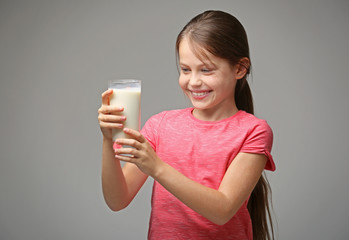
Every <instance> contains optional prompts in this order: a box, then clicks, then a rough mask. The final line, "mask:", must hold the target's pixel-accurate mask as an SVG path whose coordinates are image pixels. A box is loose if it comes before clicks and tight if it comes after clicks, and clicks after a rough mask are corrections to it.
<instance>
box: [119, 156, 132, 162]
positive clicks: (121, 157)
mask: <svg viewBox="0 0 349 240" xmlns="http://www.w3.org/2000/svg"><path fill="white" fill-rule="evenodd" d="M115 158H116V159H119V160H120V161H123V162H129V163H133V162H134V158H132V157H129V156H122V155H115Z"/></svg>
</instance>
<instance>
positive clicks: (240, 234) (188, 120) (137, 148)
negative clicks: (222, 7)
mask: <svg viewBox="0 0 349 240" xmlns="http://www.w3.org/2000/svg"><path fill="white" fill-rule="evenodd" d="M176 50H177V58H178V61H179V66H180V76H179V85H180V87H181V88H182V90H183V91H184V93H185V94H186V95H187V97H188V98H189V99H190V101H191V103H192V105H193V107H192V108H187V109H181V110H172V111H165V112H162V113H160V114H157V115H155V116H153V117H151V118H150V119H149V120H148V121H147V122H146V124H145V125H144V127H143V129H142V131H141V133H140V132H138V131H135V130H131V129H126V128H123V122H124V121H125V119H126V118H125V117H123V116H122V115H121V114H120V113H122V110H123V109H122V108H116V107H112V106H109V96H110V95H111V94H112V90H107V91H105V92H104V93H103V94H102V106H101V108H100V109H99V116H98V118H99V124H100V127H101V131H102V133H103V156H102V186H103V194H104V197H105V201H106V203H107V205H108V206H109V207H110V208H111V209H112V210H113V211H118V210H121V209H123V208H125V207H127V206H128V204H129V203H130V202H131V201H132V199H133V198H134V197H135V195H136V194H137V192H138V190H139V189H140V188H141V187H142V185H143V183H144V182H145V181H146V179H147V177H148V176H150V177H152V178H153V179H154V180H155V181H154V187H153V193H152V211H151V217H150V225H149V233H148V238H149V239H239V240H242V239H271V237H273V234H270V231H269V230H268V223H267V220H269V221H270V222H271V218H270V214H269V207H268V206H269V205H268V187H269V186H268V183H267V182H266V181H265V180H264V178H263V175H262V172H263V170H264V169H267V170H272V171H274V170H275V165H274V162H273V159H272V156H271V155H270V151H271V146H272V138H273V136H272V131H271V129H270V127H269V126H268V124H267V123H266V121H264V120H261V119H258V118H256V117H255V116H254V115H253V104H252V96H251V92H250V88H249V86H248V83H247V81H246V78H247V75H248V74H249V72H250V68H251V63H250V57H249V47H248V42H247V36H246V33H245V30H244V28H243V26H242V25H241V23H240V22H239V21H238V20H237V19H236V18H235V17H233V16H231V15H230V14H228V13H225V12H221V11H206V12H204V13H202V14H200V15H198V16H196V17H195V18H193V19H192V20H191V21H190V22H189V23H188V24H187V25H186V26H185V27H184V28H183V30H182V31H181V32H180V33H179V35H178V37H177V42H176ZM112 128H120V129H122V128H123V131H124V132H125V133H126V134H128V135H129V136H131V138H132V139H118V140H117V141H116V142H115V145H114V147H113V142H112V139H111V129H112ZM122 145H130V146H132V147H133V148H123V147H121V146H122ZM124 154H130V155H128V156H125V155H124ZM120 161H124V162H126V164H125V165H124V167H123V168H121V165H120ZM267 214H268V216H269V218H268V219H267ZM271 227H272V226H271ZM271 233H272V231H271Z"/></svg>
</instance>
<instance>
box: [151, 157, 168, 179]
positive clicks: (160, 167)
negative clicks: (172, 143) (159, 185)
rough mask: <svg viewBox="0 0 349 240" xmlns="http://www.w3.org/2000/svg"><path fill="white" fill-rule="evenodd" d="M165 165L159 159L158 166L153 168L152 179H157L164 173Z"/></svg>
mask: <svg viewBox="0 0 349 240" xmlns="http://www.w3.org/2000/svg"><path fill="white" fill-rule="evenodd" d="M167 167H168V165H167V164H166V163H165V162H163V161H160V162H159V164H158V166H157V167H156V168H155V171H154V173H153V174H152V175H153V176H152V177H153V178H154V180H156V181H159V180H160V179H161V178H162V177H163V176H164V175H166V169H167Z"/></svg>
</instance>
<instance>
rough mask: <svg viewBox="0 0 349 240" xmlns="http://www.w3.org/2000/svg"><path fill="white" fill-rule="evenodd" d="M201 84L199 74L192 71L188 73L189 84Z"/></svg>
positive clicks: (197, 85)
mask: <svg viewBox="0 0 349 240" xmlns="http://www.w3.org/2000/svg"><path fill="white" fill-rule="evenodd" d="M201 84H202V81H201V78H200V75H199V74H196V73H194V72H193V73H192V74H191V75H190V79H189V85H190V86H192V87H199V86H201Z"/></svg>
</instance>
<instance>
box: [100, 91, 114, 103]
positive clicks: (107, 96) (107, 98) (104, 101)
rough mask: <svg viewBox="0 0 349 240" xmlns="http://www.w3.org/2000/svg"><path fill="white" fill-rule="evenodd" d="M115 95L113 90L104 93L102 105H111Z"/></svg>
mask: <svg viewBox="0 0 349 240" xmlns="http://www.w3.org/2000/svg"><path fill="white" fill-rule="evenodd" d="M112 94H113V89H108V90H107V91H105V92H103V93H102V105H109V98H110V96H111V95H112Z"/></svg>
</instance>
